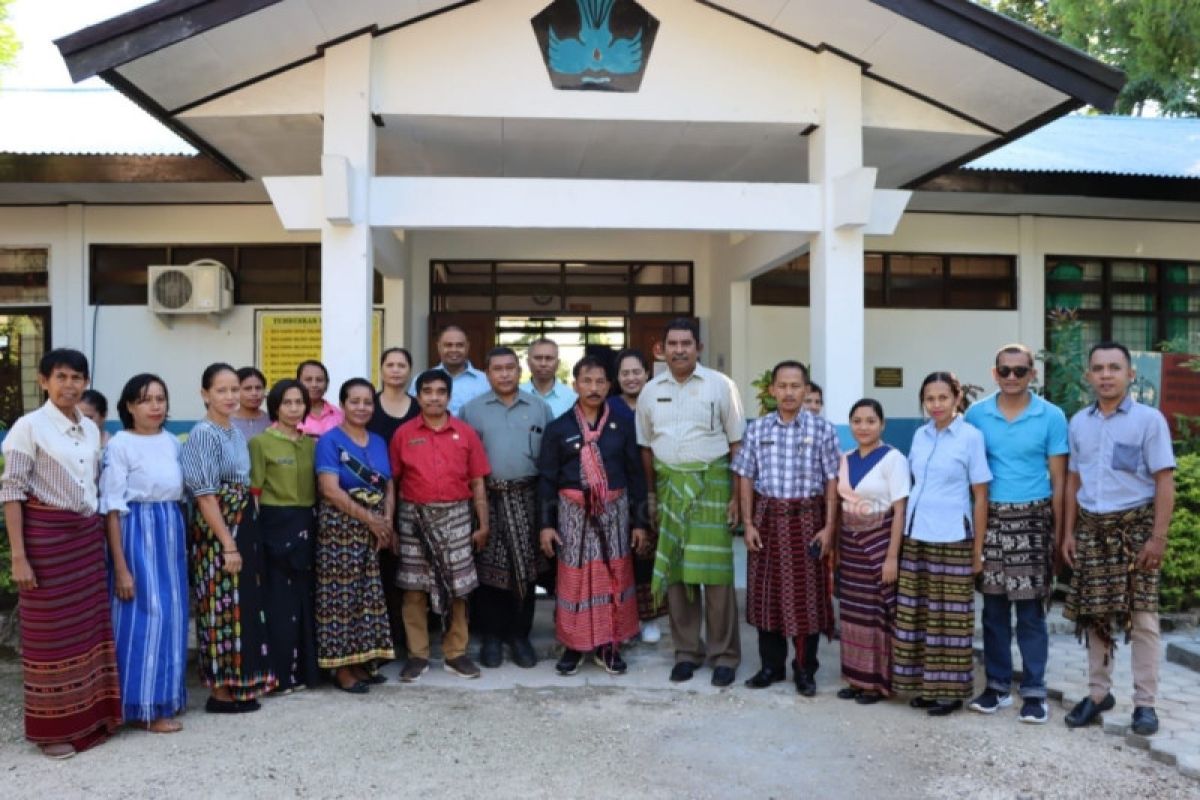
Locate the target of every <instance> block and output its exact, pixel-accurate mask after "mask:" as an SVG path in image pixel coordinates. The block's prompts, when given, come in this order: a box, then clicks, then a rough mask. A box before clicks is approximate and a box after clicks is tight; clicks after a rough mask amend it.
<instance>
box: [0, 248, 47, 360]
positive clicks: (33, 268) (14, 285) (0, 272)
mask: <svg viewBox="0 0 1200 800" xmlns="http://www.w3.org/2000/svg"><path fill="white" fill-rule="evenodd" d="M48 261H49V253H48V252H47V251H46V250H44V249H32V248H13V249H0V303H11V304H14V305H16V304H20V305H29V304H34V303H49V302H50V285H49V272H48V270H47V263H48ZM35 383H36V382H35Z"/></svg>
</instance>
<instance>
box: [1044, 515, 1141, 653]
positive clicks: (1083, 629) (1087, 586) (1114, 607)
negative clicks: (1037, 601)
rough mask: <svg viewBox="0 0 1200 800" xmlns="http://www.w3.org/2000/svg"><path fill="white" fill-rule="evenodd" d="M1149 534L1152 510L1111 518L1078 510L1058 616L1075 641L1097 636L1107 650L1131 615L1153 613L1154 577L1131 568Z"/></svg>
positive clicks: (1129, 626)
mask: <svg viewBox="0 0 1200 800" xmlns="http://www.w3.org/2000/svg"><path fill="white" fill-rule="evenodd" d="M1153 528H1154V504H1153V503H1150V504H1147V505H1144V506H1140V507H1138V508H1133V509H1130V510H1128V511H1117V512H1115V513H1112V514H1091V513H1089V512H1087V511H1084V510H1083V509H1082V508H1081V509H1079V521H1078V523H1077V524H1076V526H1075V571H1074V576H1073V577H1072V578H1071V593H1070V594H1069V595H1067V606H1066V609H1064V611H1063V616H1064V617H1066V618H1067V619H1069V620H1072V621H1074V623H1075V633H1076V635H1077V636H1080V637H1087V636H1098V637H1100V641H1102V642H1104V643H1105V644H1106V645H1107V646H1108V647H1109V649H1110V650H1114V649H1115V648H1116V637H1117V634H1118V633H1120V632H1124V633H1125V641H1126V642H1127V643H1128V641H1129V635H1130V632H1131V631H1132V629H1133V612H1134V611H1150V612H1154V613H1157V611H1158V583H1159V571H1158V570H1157V569H1154V570H1139V569H1137V568H1136V567H1135V566H1134V563H1135V562H1136V560H1137V555H1138V552H1139V551H1140V550H1141V549H1142V545H1144V544H1145V543H1146V540H1147V539H1149V538H1150V534H1151V533H1152V532H1153Z"/></svg>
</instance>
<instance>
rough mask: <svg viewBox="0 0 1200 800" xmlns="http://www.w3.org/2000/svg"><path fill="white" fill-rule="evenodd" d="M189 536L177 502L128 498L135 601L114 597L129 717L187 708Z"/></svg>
mask: <svg viewBox="0 0 1200 800" xmlns="http://www.w3.org/2000/svg"><path fill="white" fill-rule="evenodd" d="M186 541H187V533H186V530H185V527H184V522H183V511H182V509H181V508H180V506H179V503H175V502H161V503H130V504H129V513H127V514H125V515H123V516H122V517H121V549H122V550H123V551H124V553H125V563H126V564H127V565H128V567H129V572H130V574H131V575H132V576H133V599H132V600H121V599H119V598H118V597H117V596H116V595H115V594H114V595H113V597H112V624H113V636H114V638H115V639H116V644H117V665H118V666H119V667H120V670H121V709H122V711H123V712H124V714H125V719H126V720H138V721H140V722H153V721H154V720H156V719H163V718H166V717H173V716H175V715H176V714H178V713H179V712H181V711H183V710H184V709H185V708H186V707H187V687H186V678H185V671H186V669H187V632H188V584H187V545H186Z"/></svg>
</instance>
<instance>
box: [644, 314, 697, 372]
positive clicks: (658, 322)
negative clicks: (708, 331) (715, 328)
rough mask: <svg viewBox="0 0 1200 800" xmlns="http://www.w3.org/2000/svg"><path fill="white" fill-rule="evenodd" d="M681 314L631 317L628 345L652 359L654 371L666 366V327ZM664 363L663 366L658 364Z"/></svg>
mask: <svg viewBox="0 0 1200 800" xmlns="http://www.w3.org/2000/svg"><path fill="white" fill-rule="evenodd" d="M679 316H680V315H679V314H638V315H636V316H632V317H630V318H629V338H628V340H627V341H628V346H629V347H634V348H637V349H638V350H640V351H642V355H644V356H645V357H646V358H647V360H649V361H650V369H651V372H652V373H655V374H657V373H659V372H661V371H662V370H663V369H665V368H666V363H665V360H664V356H663V344H662V343H663V339H664V338H666V337H665V336H664V329H665V328H666V327H667V323H669V322H670V321H671V320H673V319H678V318H679ZM692 320H693V321H694V322H695V323H696V324H697V325H699V324H700V320H699V319H698V318H696V317H692ZM659 364H662V365H663V366H662V367H659V366H658V365H659Z"/></svg>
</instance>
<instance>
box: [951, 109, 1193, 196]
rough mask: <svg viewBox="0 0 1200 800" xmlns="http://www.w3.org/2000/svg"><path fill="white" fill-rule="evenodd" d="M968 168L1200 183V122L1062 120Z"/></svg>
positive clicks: (1078, 117) (1115, 118)
mask: <svg viewBox="0 0 1200 800" xmlns="http://www.w3.org/2000/svg"><path fill="white" fill-rule="evenodd" d="M963 169H965V170H970V171H984V172H1064V173H1065V172H1070V173H1094V174H1102V175H1137V176H1145V177H1155V178H1192V179H1197V180H1200V119H1183V118H1163V117H1121V116H1095V115H1073V116H1068V117H1062V118H1061V119H1056V120H1054V121H1053V122H1051V123H1049V124H1047V125H1046V126H1045V127H1042V128H1039V129H1038V130H1036V131H1033V132H1032V133H1030V134H1028V135H1026V136H1023V137H1021V138H1020V139H1017V140H1016V141H1014V142H1010V143H1009V144H1007V145H1005V146H1004V147H1001V148H999V149H997V150H994V151H992V152H991V153H988V154H987V155H985V156H983V157H982V158H979V159H976V160H975V161H972V162H971V163H969V164H966V165H965V166H964V167H963Z"/></svg>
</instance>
